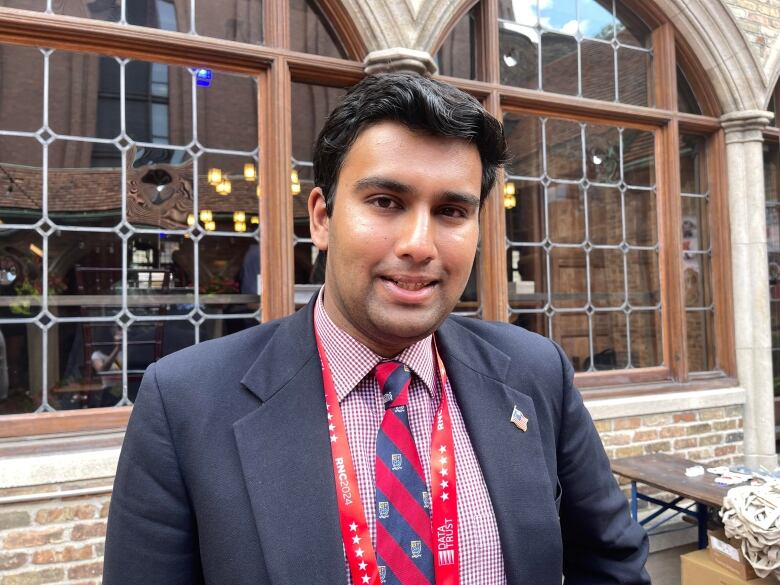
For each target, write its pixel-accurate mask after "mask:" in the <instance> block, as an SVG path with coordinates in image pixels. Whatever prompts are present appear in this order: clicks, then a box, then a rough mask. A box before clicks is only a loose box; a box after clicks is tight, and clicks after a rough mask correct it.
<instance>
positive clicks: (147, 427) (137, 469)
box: [103, 364, 203, 585]
mask: <svg viewBox="0 0 780 585" xmlns="http://www.w3.org/2000/svg"><path fill="white" fill-rule="evenodd" d="M202 582H203V577H202V572H201V567H200V557H199V554H198V542H197V531H196V526H195V519H194V515H193V513H192V508H191V506H190V502H189V497H188V494H187V490H186V486H185V484H184V481H183V478H182V474H181V470H180V467H179V461H178V458H177V455H176V448H175V445H174V444H173V440H172V436H171V431H170V427H169V424H168V418H167V415H166V412H165V405H164V403H163V399H162V396H161V394H160V389H159V386H158V383H157V378H156V370H155V365H154V364H153V365H151V366H150V367H149V368H148V369H147V371H146V374H145V375H144V378H143V381H142V382H141V388H140V390H139V393H138V398H137V400H136V402H135V406H134V407H133V413H132V415H131V416H130V421H129V423H128V426H127V434H126V435H125V440H124V444H123V446H122V452H121V455H120V457H119V466H118V468H117V473H116V478H115V480H114V491H113V495H112V497H111V507H110V510H109V516H108V531H107V535H106V548H105V558H104V569H103V583H104V584H105V585H131V584H133V585H137V584H139V583H144V584H148V585H155V584H158V583H159V584H161V585H162V584H164V585H178V584H181V585H185V584H186V585H190V584H198V583H202Z"/></svg>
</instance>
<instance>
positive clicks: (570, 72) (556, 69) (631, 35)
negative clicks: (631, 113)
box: [497, 0, 652, 106]
mask: <svg viewBox="0 0 780 585" xmlns="http://www.w3.org/2000/svg"><path fill="white" fill-rule="evenodd" d="M617 5H618V7H620V11H619V12H617V13H616V5H615V2H613V1H610V0H607V1H606V2H605V1H602V0H556V1H555V2H539V3H537V2H536V1H534V0H521V1H512V2H510V1H509V0H501V1H500V2H499V9H498V27H499V55H498V56H497V58H498V59H499V66H500V69H501V83H503V84H506V85H511V86H515V87H523V88H528V89H543V90H544V91H549V92H554V93H563V94H568V95H577V96H583V97H589V98H593V99H599V100H605V101H618V102H621V103H627V104H634V105H643V106H651V105H652V96H651V95H650V93H649V88H650V81H649V78H650V73H651V67H652V52H651V50H650V49H651V47H650V43H649V40H650V36H649V29H648V27H647V26H646V25H645V24H644V23H643V22H642V21H641V19H639V18H638V17H637V16H636V15H635V14H633V13H628V11H624V10H623V9H622V5H621V4H620V3H619V2H618V3H617ZM624 12H627V13H626V14H624ZM540 44H541V54H540ZM539 67H541V72H539ZM539 78H541V79H539Z"/></svg>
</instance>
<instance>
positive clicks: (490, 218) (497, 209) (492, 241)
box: [479, 93, 509, 321]
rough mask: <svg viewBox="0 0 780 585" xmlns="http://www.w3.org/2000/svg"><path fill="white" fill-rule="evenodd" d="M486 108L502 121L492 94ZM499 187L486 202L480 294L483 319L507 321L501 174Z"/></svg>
mask: <svg viewBox="0 0 780 585" xmlns="http://www.w3.org/2000/svg"><path fill="white" fill-rule="evenodd" d="M485 108H486V109H487V110H488V111H489V112H490V113H491V114H493V115H494V116H495V117H496V118H498V119H499V120H500V119H501V104H500V99H499V97H498V94H496V93H493V94H491V96H490V97H489V98H488V100H487V101H486V103H485ZM498 175H499V176H498V178H497V180H496V184H495V185H494V186H493V190H492V191H491V192H490V195H489V197H488V199H487V201H486V202H485V204H484V206H483V209H482V217H481V218H480V234H481V238H480V263H479V291H480V300H481V302H482V318H483V319H488V320H490V321H507V319H508V312H509V288H508V287H509V285H508V278H507V271H506V223H505V222H506V219H505V212H504V198H503V196H502V194H503V184H504V173H503V172H499V173H498Z"/></svg>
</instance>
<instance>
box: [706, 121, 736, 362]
mask: <svg viewBox="0 0 780 585" xmlns="http://www.w3.org/2000/svg"><path fill="white" fill-rule="evenodd" d="M707 173H708V183H709V189H708V191H709V193H710V209H709V212H710V234H711V236H710V242H711V246H712V255H711V258H712V269H711V275H710V280H711V282H712V295H713V302H714V304H715V319H714V320H715V340H716V344H717V345H716V352H717V367H719V368H720V369H721V370H723V372H725V373H726V374H728V375H730V376H736V374H737V364H736V348H735V340H734V305H733V294H732V292H733V291H732V280H731V279H732V274H731V234H730V229H729V204H728V179H727V177H726V146H725V135H724V132H723V130H721V131H720V132H717V133H714V134H711V135H710V136H709V137H708V139H707Z"/></svg>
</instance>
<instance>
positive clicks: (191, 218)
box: [187, 213, 195, 227]
mask: <svg viewBox="0 0 780 585" xmlns="http://www.w3.org/2000/svg"><path fill="white" fill-rule="evenodd" d="M187 225H188V226H190V227H192V226H194V225H195V214H193V213H188V214H187Z"/></svg>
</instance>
